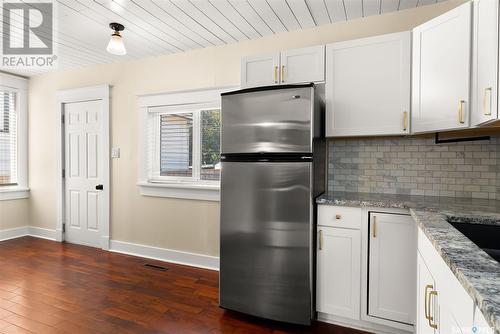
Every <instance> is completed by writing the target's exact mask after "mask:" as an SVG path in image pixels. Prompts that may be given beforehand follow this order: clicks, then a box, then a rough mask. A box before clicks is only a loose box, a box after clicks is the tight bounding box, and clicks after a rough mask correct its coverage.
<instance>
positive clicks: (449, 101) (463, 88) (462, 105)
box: [412, 2, 472, 133]
mask: <svg viewBox="0 0 500 334" xmlns="http://www.w3.org/2000/svg"><path fill="white" fill-rule="evenodd" d="M471 9H472V6H471V3H469V2H468V3H465V4H463V5H461V6H458V7H457V8H454V9H452V10H450V11H448V12H446V13H444V14H442V15H440V16H438V17H436V18H434V19H432V20H430V21H428V22H426V23H424V24H422V25H420V26H418V27H416V28H415V29H414V30H413V76H412V77H413V85H412V89H413V94H412V129H413V132H416V133H418V132H432V131H442V130H452V129H460V128H467V127H468V126H469V123H470V122H469V119H470V109H471V103H470V63H471V39H472V30H471V16H472V11H471Z"/></svg>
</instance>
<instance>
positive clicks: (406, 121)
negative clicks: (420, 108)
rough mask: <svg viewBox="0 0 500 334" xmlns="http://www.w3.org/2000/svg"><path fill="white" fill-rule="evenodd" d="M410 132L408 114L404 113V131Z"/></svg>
mask: <svg viewBox="0 0 500 334" xmlns="http://www.w3.org/2000/svg"><path fill="white" fill-rule="evenodd" d="M406 130H408V112H407V111H405V112H404V113H403V131H406Z"/></svg>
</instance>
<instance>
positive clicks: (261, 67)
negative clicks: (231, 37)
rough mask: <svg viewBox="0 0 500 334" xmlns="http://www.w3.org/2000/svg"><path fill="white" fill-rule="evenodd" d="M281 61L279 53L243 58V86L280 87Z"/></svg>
mask: <svg viewBox="0 0 500 334" xmlns="http://www.w3.org/2000/svg"><path fill="white" fill-rule="evenodd" d="M279 61H280V54H279V52H278V53H270V54H266V55H258V56H250V57H244V58H242V59H241V86H242V87H258V86H271V85H278V84H279V82H280V64H279Z"/></svg>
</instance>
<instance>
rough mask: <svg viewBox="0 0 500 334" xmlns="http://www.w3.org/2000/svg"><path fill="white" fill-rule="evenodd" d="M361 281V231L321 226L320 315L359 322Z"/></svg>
mask: <svg viewBox="0 0 500 334" xmlns="http://www.w3.org/2000/svg"><path fill="white" fill-rule="evenodd" d="M360 278H361V234H360V231H359V230H352V229H346V228H338V227H326V226H318V253H317V290H316V291H317V297H316V303H317V310H318V312H322V313H327V314H331V315H336V316H341V317H346V318H351V319H359V304H360V287H361V285H360Z"/></svg>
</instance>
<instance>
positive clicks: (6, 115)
mask: <svg viewBox="0 0 500 334" xmlns="http://www.w3.org/2000/svg"><path fill="white" fill-rule="evenodd" d="M16 101H17V94H16V92H13V91H9V90H7V89H5V88H3V89H0V108H1V109H0V185H2V186H5V185H16V184H17V113H16Z"/></svg>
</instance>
